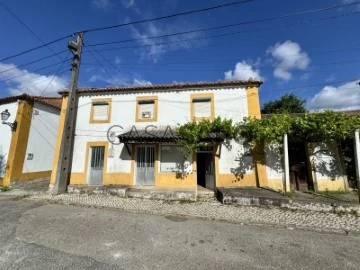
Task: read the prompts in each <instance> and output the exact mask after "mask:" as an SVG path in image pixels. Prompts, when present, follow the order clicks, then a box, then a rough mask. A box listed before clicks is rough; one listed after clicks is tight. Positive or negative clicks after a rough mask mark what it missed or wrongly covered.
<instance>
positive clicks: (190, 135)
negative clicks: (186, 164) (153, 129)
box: [176, 117, 237, 156]
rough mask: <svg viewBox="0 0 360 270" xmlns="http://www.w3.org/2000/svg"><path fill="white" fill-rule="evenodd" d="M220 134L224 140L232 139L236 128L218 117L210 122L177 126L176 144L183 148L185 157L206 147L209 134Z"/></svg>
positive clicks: (229, 121) (203, 121)
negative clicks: (177, 137)
mask: <svg viewBox="0 0 360 270" xmlns="http://www.w3.org/2000/svg"><path fill="white" fill-rule="evenodd" d="M215 132H216V133H217V134H222V135H223V136H224V137H225V138H228V139H232V138H234V137H235V136H236V133H237V132H236V127H235V126H234V125H233V123H232V120H231V119H221V118H220V117H218V118H216V119H214V120H213V121H210V120H202V121H199V122H195V121H194V122H189V123H186V124H184V125H179V127H178V128H177V130H176V133H177V136H179V140H178V142H179V143H180V144H183V145H184V146H185V155H186V156H188V155H189V154H191V153H194V152H196V151H197V150H199V149H200V148H201V147H203V146H207V145H208V142H207V140H206V139H208V138H209V134H210V133H215Z"/></svg>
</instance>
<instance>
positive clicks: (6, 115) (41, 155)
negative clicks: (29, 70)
mask: <svg viewBox="0 0 360 270" xmlns="http://www.w3.org/2000/svg"><path fill="white" fill-rule="evenodd" d="M61 101H62V99H61V98H57V97H56V98H55V97H54V98H52V97H40V96H30V95H27V94H23V95H19V96H11V97H5V98H0V113H1V117H2V121H1V123H0V183H1V184H3V185H10V184H11V182H14V181H25V180H32V179H39V178H46V177H50V175H51V169H52V160H53V156H54V149H55V144H56V133H57V129H58V123H59V118H60V109H61Z"/></svg>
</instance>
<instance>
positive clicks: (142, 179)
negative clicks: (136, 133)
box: [136, 146, 155, 186]
mask: <svg viewBox="0 0 360 270" xmlns="http://www.w3.org/2000/svg"><path fill="white" fill-rule="evenodd" d="M154 163H155V147H154V146H138V147H137V148H136V184H137V185H142V186H153V185H154Z"/></svg>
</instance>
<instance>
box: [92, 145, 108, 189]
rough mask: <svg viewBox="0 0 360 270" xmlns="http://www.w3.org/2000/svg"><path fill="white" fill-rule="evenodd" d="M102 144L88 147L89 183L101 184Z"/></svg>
mask: <svg viewBox="0 0 360 270" xmlns="http://www.w3.org/2000/svg"><path fill="white" fill-rule="evenodd" d="M104 153H105V147H104V146H93V147H90V164H89V165H90V166H89V168H90V170H89V176H88V184H89V185H101V184H102V181H103V171H104Z"/></svg>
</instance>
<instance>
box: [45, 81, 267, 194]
mask: <svg viewBox="0 0 360 270" xmlns="http://www.w3.org/2000/svg"><path fill="white" fill-rule="evenodd" d="M256 89H257V88H256ZM247 91H248V90H247V88H246V87H245V86H243V87H241V86H240V87H239V86H221V87H210V88H206V87H194V88H191V87H189V88H186V89H180V90H179V89H173V90H172V89H167V90H153V89H144V90H142V91H135V90H133V91H132V90H127V89H124V91H122V89H120V90H116V91H114V90H113V91H108V92H105V91H101V92H96V91H94V93H91V92H90V93H88V92H86V93H81V92H80V95H79V98H78V109H77V120H76V129H75V140H74V151H73V157H72V176H71V180H70V184H89V183H90V182H89V177H91V176H90V175H93V173H95V172H94V170H93V169H91V170H92V171H90V169H89V168H90V167H91V168H93V165H94V164H91V159H92V151H93V150H92V149H94V148H96V147H105V148H107V149H105V157H104V159H105V161H104V164H103V166H104V167H103V169H104V174H103V177H104V179H103V182H102V183H103V184H124V183H125V182H126V184H128V185H137V184H138V183H137V180H136V179H137V173H139V171H137V167H139V166H137V163H140V162H141V161H138V160H137V155H138V152H137V149H138V148H139V147H142V146H144V145H145V144H146V143H143V142H140V141H139V143H132V144H130V145H127V147H126V146H125V145H124V144H123V143H121V144H111V143H110V142H109V140H108V137H107V135H108V134H107V133H108V130H109V129H111V131H115V133H116V135H115V141H116V142H118V139H117V136H118V135H120V134H124V133H126V132H129V131H130V130H132V129H134V128H136V131H144V130H145V128H146V127H148V126H150V127H149V128H148V130H147V131H149V132H150V133H152V132H156V131H159V130H162V131H164V130H165V129H166V128H167V127H169V128H171V131H172V133H173V134H176V127H177V126H178V125H179V124H185V123H188V122H191V121H192V120H194V119H195V118H197V117H199V115H201V116H202V115H203V114H202V113H204V114H207V113H211V117H209V118H210V119H214V118H216V117H221V118H222V119H232V120H233V122H239V121H241V120H242V119H243V118H244V117H247V116H249V108H248V92H247ZM256 91H257V90H256ZM256 93H257V92H256ZM146 99H155V100H156V102H155V101H154V102H147V101H146ZM144 100H145V102H144ZM195 100H196V101H195ZM207 100H211V104H207V105H205V104H196V107H195V102H208V101H207ZM106 102H108V103H109V108H110V115H109V117H106V115H105V116H104V115H103V113H104V112H106V105H104V104H106ZM95 106H101V107H97V108H95ZM257 106H258V104H257ZM94 108H95V109H94ZM202 108H204V110H205V111H203V112H201V109H202ZM100 111H101V112H100ZM259 113H260V109H259ZM100 114H101V115H100ZM153 114H155V116H154V115H153ZM100 116H101V119H100V118H99V117H100ZM141 116H144V118H143V119H140V120H139V117H141ZM153 117H154V118H153ZM114 126H115V127H114ZM133 131H134V132H136V131H135V130H133ZM150 144H151V143H150ZM174 145H175V144H174V142H159V143H153V146H154V147H155V148H154V149H155V150H154V151H155V157H154V159H155V161H156V162H155V165H154V170H155V178H157V179H155V186H167V183H169V186H176V187H195V186H196V175H198V174H199V171H200V170H202V169H203V170H204V174H206V182H209V181H210V180H209V179H210V178H211V177H209V175H210V174H212V175H213V177H214V178H215V175H216V177H217V179H216V185H222V186H225V185H226V186H229V185H234V186H237V185H241V184H243V185H255V183H256V180H255V170H254V166H253V160H252V155H251V151H249V149H248V148H247V147H244V145H243V142H242V141H234V140H232V141H226V142H223V143H222V145H221V147H218V146H217V145H214V148H209V149H208V150H206V151H204V155H200V156H198V157H197V156H196V155H190V156H188V157H187V158H186V160H185V161H184V162H185V163H184V164H180V162H179V160H181V159H182V158H183V157H184V155H183V153H181V150H180V148H179V149H177V148H174V147H173V146H174ZM168 148H169V149H171V151H170V152H169V149H168ZM212 149H213V150H212ZM94 151H95V150H94ZM151 151H152V150H151ZM206 153H208V154H211V155H212V160H213V162H212V164H208V165H205V166H204V168H200V166H199V160H196V159H197V158H200V159H207V157H206ZM194 158H195V159H194ZM195 160H196V162H195ZM100 163H101V162H100ZM182 165H184V166H183V167H182ZM180 168H181V170H179V169H180ZM150 169H151V170H152V168H150ZM140 171H141V170H140ZM180 171H181V172H182V174H184V173H185V174H186V175H187V176H185V177H183V176H178V174H179V172H180ZM140 173H141V172H140ZM175 175H176V179H175ZM244 176H246V177H245V178H244ZM177 177H179V179H178V178H177ZM125 178H126V179H127V180H126V181H125V180H124V181H121V179H125ZM180 178H181V179H180ZM243 178H244V179H243ZM119 179H120V180H119ZM52 181H54V180H53V179H52ZM214 181H215V180H214ZM91 184H92V182H91ZM206 185H207V184H206ZM212 185H213V184H210V186H212Z"/></svg>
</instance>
